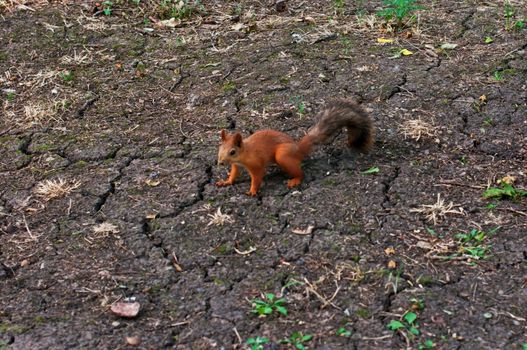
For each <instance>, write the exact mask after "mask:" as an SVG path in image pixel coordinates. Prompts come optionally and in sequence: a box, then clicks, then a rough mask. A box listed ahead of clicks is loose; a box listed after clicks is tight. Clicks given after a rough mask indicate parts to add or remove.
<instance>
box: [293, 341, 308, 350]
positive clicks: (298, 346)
mask: <svg viewBox="0 0 527 350" xmlns="http://www.w3.org/2000/svg"><path fill="white" fill-rule="evenodd" d="M295 347H296V348H297V349H298V350H305V348H306V347H305V346H304V345H302V343H296V344H295Z"/></svg>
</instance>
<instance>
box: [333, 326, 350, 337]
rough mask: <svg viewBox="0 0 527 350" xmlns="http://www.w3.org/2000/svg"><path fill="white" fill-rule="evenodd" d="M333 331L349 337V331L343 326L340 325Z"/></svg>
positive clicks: (340, 335)
mask: <svg viewBox="0 0 527 350" xmlns="http://www.w3.org/2000/svg"><path fill="white" fill-rule="evenodd" d="M335 333H336V334H337V335H338V336H339V337H350V336H351V331H350V330H347V329H346V328H345V327H340V328H339V329H337V331H336V332H335Z"/></svg>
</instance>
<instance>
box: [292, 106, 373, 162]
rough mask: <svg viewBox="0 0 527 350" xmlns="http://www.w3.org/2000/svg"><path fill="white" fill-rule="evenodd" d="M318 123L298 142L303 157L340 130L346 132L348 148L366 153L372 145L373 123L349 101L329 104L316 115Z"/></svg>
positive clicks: (360, 109) (361, 110) (359, 108)
mask: <svg viewBox="0 0 527 350" xmlns="http://www.w3.org/2000/svg"><path fill="white" fill-rule="evenodd" d="M317 119H318V122H317V123H316V124H315V125H314V126H313V127H312V128H311V129H309V131H308V133H307V134H306V136H304V137H303V138H302V139H301V140H300V141H298V147H299V149H300V152H301V153H302V154H303V156H304V157H305V156H307V155H308V154H309V153H311V150H312V148H313V146H314V145H318V144H321V143H325V142H327V141H328V140H330V138H331V137H333V136H335V135H336V134H337V133H338V132H339V131H340V130H341V129H342V128H344V127H345V128H346V129H347V131H348V146H350V147H352V148H355V149H357V150H359V151H361V152H367V151H368V150H369V149H370V148H371V146H372V145H373V139H374V129H373V122H372V120H371V118H370V117H369V116H368V114H367V113H366V112H365V111H364V110H363V109H362V108H361V107H360V106H359V105H358V104H357V103H355V102H353V101H351V100H337V101H333V102H331V103H329V104H328V105H327V106H326V108H324V109H323V110H322V111H321V112H320V113H319V114H318V117H317Z"/></svg>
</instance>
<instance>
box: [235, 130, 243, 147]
mask: <svg viewBox="0 0 527 350" xmlns="http://www.w3.org/2000/svg"><path fill="white" fill-rule="evenodd" d="M234 145H235V146H236V147H241V146H242V134H240V133H239V132H237V133H236V134H234Z"/></svg>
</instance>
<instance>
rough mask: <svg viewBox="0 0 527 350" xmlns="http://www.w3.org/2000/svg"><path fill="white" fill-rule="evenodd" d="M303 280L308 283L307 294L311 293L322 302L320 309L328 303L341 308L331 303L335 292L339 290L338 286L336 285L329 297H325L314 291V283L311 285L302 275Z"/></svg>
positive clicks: (335, 294) (338, 308)
mask: <svg viewBox="0 0 527 350" xmlns="http://www.w3.org/2000/svg"><path fill="white" fill-rule="evenodd" d="M304 282H305V283H306V284H307V285H308V287H307V288H306V290H307V292H308V294H309V292H311V293H313V294H314V295H315V296H316V297H317V298H318V299H319V300H320V301H321V302H322V303H323V305H322V307H321V309H323V308H325V307H326V306H328V305H331V306H333V307H334V308H335V309H337V310H342V309H341V308H340V307H338V306H337V305H335V304H333V302H332V301H333V299H334V298H335V297H336V296H337V293H338V292H339V290H340V287H338V286H337V290H336V291H335V293H334V294H333V296H332V297H331V298H330V299H327V298H325V297H324V296H322V295H321V294H320V293H318V292H317V291H316V287H315V286H314V285H312V284H311V283H310V282H309V280H308V279H307V278H305V277H304Z"/></svg>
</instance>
